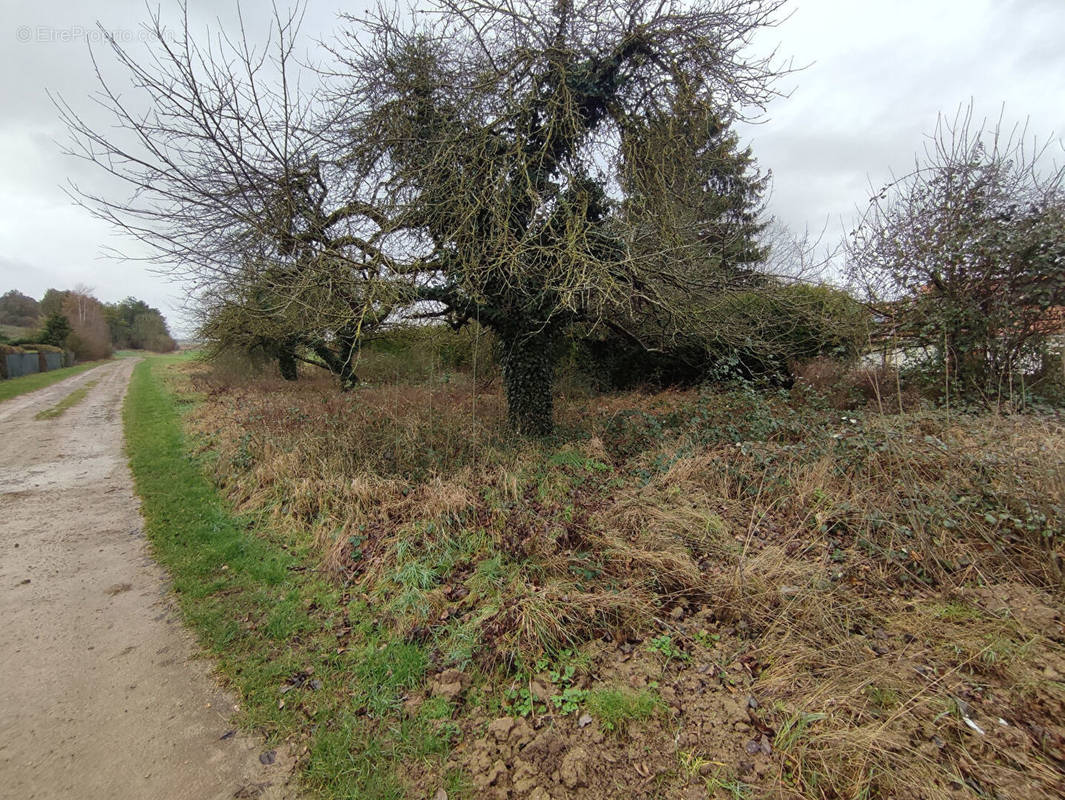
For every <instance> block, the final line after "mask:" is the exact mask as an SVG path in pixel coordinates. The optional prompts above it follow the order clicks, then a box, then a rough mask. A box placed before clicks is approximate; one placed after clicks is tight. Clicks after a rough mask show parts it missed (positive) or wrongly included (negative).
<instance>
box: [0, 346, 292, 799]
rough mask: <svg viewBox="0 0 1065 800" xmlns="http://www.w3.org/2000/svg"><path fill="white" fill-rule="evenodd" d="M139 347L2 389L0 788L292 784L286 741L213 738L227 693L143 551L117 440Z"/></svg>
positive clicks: (220, 792)
mask: <svg viewBox="0 0 1065 800" xmlns="http://www.w3.org/2000/svg"><path fill="white" fill-rule="evenodd" d="M135 361H136V359H124V360H120V361H115V362H112V363H109V364H105V365H103V366H100V367H97V368H95V369H92V370H89V371H88V372H85V373H82V374H80V375H76V376H74V377H72V378H69V379H67V380H65V381H62V382H60V383H57V384H55V385H53V386H50V387H48V388H45V389H41V390H39V391H37V392H33V393H31V394H27V395H22V396H20V397H16V398H14V399H11V400H8V401H6V402H3V403H0V798H10V799H11V800H15V799H16V798H17V799H18V800H29V799H30V798H38V799H39V800H51V799H52V798H71V800H125V798H129V799H130V800H134V799H135V800H171V799H174V800H223V799H225V800H229V798H234V797H238V798H241V797H249V798H250V797H257V798H262V799H263V800H276V799H278V798H290V797H293V796H295V792H294V790H293V788H292V787H290V786H288V785H287V779H288V777H289V772H290V765H289V763H288V760H287V759H286V758H285V757H284V754H283V753H279V754H278V758H277V761H276V762H275V763H273V764H266V765H264V764H263V763H260V754H261V753H263V750H264V747H263V745H262V744H261V743H260V742H258V741H256V740H255V739H253V738H249V737H244V736H240V735H235V736H230V737H228V738H225V739H223V738H220V737H222V736H223V735H224V734H226V733H227V732H229V731H230V730H231V726H230V724H229V722H228V716H229V714H231V713H232V710H233V702H234V701H233V699H232V698H229V697H227V696H226V694H225V693H224V692H222V691H221V690H220V689H219V688H218V686H217V684H216V683H215V682H214V681H213V680H212V678H211V677H210V674H209V665H208V664H207V663H206V662H205V661H204V659H202V658H197V649H196V645H195V643H194V642H193V640H192V638H191V637H190V636H189V634H188V633H187V632H186V631H185V630H184V628H183V627H182V626H181V624H180V622H179V620H178V614H177V610H176V607H175V606H174V604H173V601H172V600H171V599H170V597H169V596H168V593H167V588H166V587H167V583H166V575H165V574H164V572H163V571H162V569H160V568H159V566H158V565H156V563H155V562H154V561H153V560H152V558H151V556H150V554H149V550H148V547H147V543H146V541H145V538H144V534H143V531H142V524H141V517H140V514H139V511H138V503H137V499H136V496H135V495H134V493H133V487H132V482H131V478H130V473H129V468H128V466H127V464H126V458H125V455H124V452H123V443H122V415H121V411H122V399H123V397H124V396H125V392H126V387H127V385H128V384H129V378H130V374H131V373H132V371H133V367H134V363H135ZM94 380H95V381H98V384H97V385H96V386H94V387H93V388H92V389H91V390H90V391H89V394H88V397H87V398H86V399H85V400H83V401H82V402H81V403H79V404H78V405H75V406H74V407H73V408H70V409H69V410H67V412H66V413H65V414H63V415H62V416H59V417H56V418H53V419H45V420H36V419H34V416H35V415H36V413H37V412H38V411H40V410H42V409H46V408H49V407H51V406H53V405H55V404H56V403H58V402H59V401H60V400H62V399H63V398H64V397H66V396H67V395H68V394H70V392H71V391H72V390H74V389H76V388H77V387H79V386H82V385H84V384H86V383H88V382H90V381H94ZM265 760H266V761H269V760H270V758H269V757H266V758H265Z"/></svg>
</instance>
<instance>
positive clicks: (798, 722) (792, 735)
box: [773, 711, 828, 752]
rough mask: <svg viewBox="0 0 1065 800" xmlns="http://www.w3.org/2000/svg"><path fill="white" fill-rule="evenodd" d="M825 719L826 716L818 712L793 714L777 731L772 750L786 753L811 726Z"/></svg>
mask: <svg viewBox="0 0 1065 800" xmlns="http://www.w3.org/2000/svg"><path fill="white" fill-rule="evenodd" d="M827 718H828V715H827V714H822V713H820V712H818V713H810V712H807V711H797V712H795V713H794V714H792V715H791V716H790V717H789V718H788V719H787V720H786V721H785V722H784V724H783V725H781V726H780V730H778V731H777V735H776V737H775V738H774V740H773V749H774V750H780V751H783V752H787V751H788V750H790V749H791V748H793V747H794V746H795V744H796V743H797V742H798V741H799V740H800V739H801V738H802V736H803V734H804V733H805V732H806V730H807V729H808V728H809V727H810V726H811V725H813V724H814V723H815V722H820V721H821V720H823V719H827Z"/></svg>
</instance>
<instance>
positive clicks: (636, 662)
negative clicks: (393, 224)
mask: <svg viewBox="0 0 1065 800" xmlns="http://www.w3.org/2000/svg"><path fill="white" fill-rule="evenodd" d="M371 366H372V365H371ZM369 372H370V374H371V375H373V374H374V373H373V370H372V368H371V369H370V370H369ZM387 373H388V370H380V371H379V374H380V375H382V376H387ZM838 405H842V404H839V403H829V402H828V401H827V400H826V399H825V396H824V395H823V394H822V393H820V392H817V391H814V390H813V389H812V388H810V387H806V386H803V385H802V384H799V385H797V386H796V387H795V388H793V389H792V390H790V391H784V390H779V391H777V390H756V389H753V388H744V387H733V388H710V389H704V390H690V391H665V392H657V393H625V394H613V395H593V394H591V393H588V392H583V391H579V390H576V389H575V390H572V391H570V392H568V393H567V394H566V395H565V396H562V397H560V398H559V400H558V418H559V432H558V434H557V435H556V437H555V438H553V439H551V440H547V441H542V442H532V441H527V440H521V439H517V438H515V437H513V436H512V435H511V434H509V433H508V431H507V429H506V426H505V424H504V409H503V405H502V400H501V397H500V392H499V388H498V385H496V384H493V383H491V382H490V381H488V382H486V381H485V380H483V379H482V380H479V381H476V382H475V381H473V380H472V378H471V377H470V376H468V375H465V374H463V373H449V372H445V371H442V370H432V371H430V372H429V374H428V375H426V376H424V377H423V378H419V379H416V380H415V379H410V380H406V379H402V378H401V376H398V375H397V376H395V377H393V378H392V379H391V380H386V379H383V380H377V381H375V382H371V383H368V384H366V385H363V386H361V387H360V388H358V389H356V390H355V391H353V392H349V393H339V392H337V391H336V389H335V386H334V385H333V384H332V383H331V382H329V381H328V380H326V379H321V378H316V377H313V376H304V378H303V379H301V380H300V381H299V382H298V383H286V382H283V381H280V380H275V379H273V378H269V377H255V376H250V377H249V376H243V377H238V376H236V375H234V374H232V373H227V372H225V371H222V370H218V369H214V368H211V367H209V366H207V365H205V364H202V363H198V362H195V361H180V360H173V359H170V360H152V362H151V363H146V364H142V365H139V366H138V368H137V372H136V374H135V377H134V384H133V387H132V388H131V393H130V399H129V401H128V407H127V435H128V436H129V437H130V449H131V457H132V464H133V468H134V474H135V478H136V480H137V483H138V490H139V492H140V493H141V494H142V497H144V500H145V513H146V517H147V520H148V530H149V535H150V536H152V538H153V541H154V542H155V546H156V548H157V551H158V553H159V555H160V558H161V560H162V561H163V563H164V564H166V565H167V567H168V568H169V569H170V570H171V572H172V574H173V575H174V587H175V590H176V591H177V592H178V595H179V597H180V598H181V601H182V604H183V608H184V610H185V613H186V615H187V617H188V618H189V620H190V621H191V622H192V624H193V626H194V627H195V628H196V630H197V631H198V633H199V635H200V638H201V641H202V642H203V643H204V644H205V646H206V647H207V648H208V649H209V651H211V652H212V653H213V654H214V655H215V656H216V658H217V659H218V663H219V669H220V672H221V674H222V675H223V676H224V678H225V679H226V681H227V682H229V683H230V684H231V685H232V686H233V687H234V688H235V689H236V690H238V691H239V693H240V695H241V697H242V702H241V708H242V721H243V724H244V725H246V726H247V727H248V728H251V729H255V730H258V731H261V732H262V733H264V734H265V735H267V736H268V737H270V738H271V739H273V740H276V741H282V740H283V741H287V742H288V743H289V744H290V746H291V747H292V748H293V749H294V751H295V752H296V755H297V757H298V759H299V762H300V765H301V770H302V774H303V777H304V779H305V782H306V784H307V786H308V787H309V788H310V789H311V790H312V791H314V792H316V793H318V794H320V795H321V796H322V797H337V798H339V797H351V798H354V797H358V798H373V797H392V798H399V797H434V798H443V797H444V796H445V795H446V796H447V797H448V798H452V800H454V798H462V797H470V798H473V797H478V798H479V797H500V798H503V797H510V798H526V797H527V798H535V799H536V800H544V799H545V798H564V797H580V798H615V797H632V798H644V797H646V798H651V797H656V798H657V797H669V798H674V797H676V798H689V797H690V798H705V797H721V798H729V797H731V798H740V797H750V798H755V797H780V798H811V800H812V799H813V798H888V797H892V798H956V797H1001V798H1022V797H1023V798H1039V797H1046V798H1052V797H1060V796H1062V794H1063V793H1065V724H1063V720H1065V628H1063V624H1065V613H1063V609H1065V599H1063V572H1062V570H1063V564H1062V552H1063V538H1062V537H1063V533H1062V532H1063V529H1065V463H1063V461H1062V457H1061V453H1062V451H1063V450H1062V448H1063V445H1065V427H1063V425H1062V423H1061V421H1060V420H1059V419H1058V418H1056V417H1053V416H1035V415H1024V416H1013V417H991V416H986V415H985V416H975V415H963V414H958V413H956V412H949V411H945V410H920V409H915V410H911V411H907V412H906V413H902V414H900V413H895V414H885V413H881V412H880V411H879V410H878V406H876V404H873V405H872V406H867V405H864V404H857V405H858V407H855V405H856V404H855V403H853V402H851V403H849V404H846V407H842V408H841V407H837V406H838ZM183 431H184V433H183ZM190 454H192V455H193V456H194V457H193V459H192V460H190V459H189V455H190Z"/></svg>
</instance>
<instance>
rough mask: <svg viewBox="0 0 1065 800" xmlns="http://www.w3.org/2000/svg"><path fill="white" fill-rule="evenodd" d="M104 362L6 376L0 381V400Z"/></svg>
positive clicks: (90, 362)
mask: <svg viewBox="0 0 1065 800" xmlns="http://www.w3.org/2000/svg"><path fill="white" fill-rule="evenodd" d="M106 363H107V362H106V361H89V362H86V363H85V364H78V365H77V366H76V367H63V368H62V369H54V370H52V371H51V372H35V373H34V374H33V375H23V376H22V377H21V378H8V379H7V380H3V381H0V402H3V401H4V400H10V399H11V398H12V397H18V396H19V395H20V394H26V393H27V392H35V391H37V390H38V389H43V388H45V387H46V386H51V385H52V384H53V383H59V381H61V380H64V379H66V378H70V377H72V376H74V375H78V374H80V373H82V372H85V371H86V370H89V369H92V368H93V367H98V366H100V365H101V364H106Z"/></svg>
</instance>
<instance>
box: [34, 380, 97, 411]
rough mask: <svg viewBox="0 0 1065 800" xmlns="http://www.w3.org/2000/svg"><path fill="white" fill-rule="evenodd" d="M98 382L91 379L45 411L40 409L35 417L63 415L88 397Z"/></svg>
mask: <svg viewBox="0 0 1065 800" xmlns="http://www.w3.org/2000/svg"><path fill="white" fill-rule="evenodd" d="M98 383H99V381H89V382H88V383H86V384H84V385H83V386H81V387H79V388H77V389H75V390H74V391H73V392H71V393H70V394H68V395H67V396H66V397H64V398H63V399H62V400H60V401H59V402H58V403H56V404H55V405H54V406H52V407H51V408H46V409H45V410H44V411H38V412H37V416H36V417H34V419H55V418H56V417H58V416H62V414H63V413H64V412H66V411H67V409H70V408H73V407H74V406H76V405H77V404H78V403H80V402H81V401H82V400H84V399H85V398H86V397H88V396H89V390H90V389H92V387H94V386H95V385H96V384H98Z"/></svg>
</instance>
